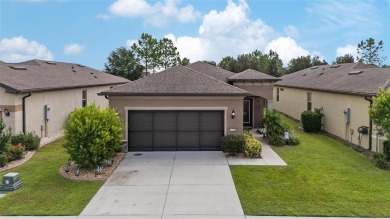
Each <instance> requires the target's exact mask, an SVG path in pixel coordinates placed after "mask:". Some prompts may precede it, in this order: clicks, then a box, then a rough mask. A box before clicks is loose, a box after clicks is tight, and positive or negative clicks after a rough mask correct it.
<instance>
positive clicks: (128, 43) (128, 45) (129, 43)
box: [126, 40, 138, 48]
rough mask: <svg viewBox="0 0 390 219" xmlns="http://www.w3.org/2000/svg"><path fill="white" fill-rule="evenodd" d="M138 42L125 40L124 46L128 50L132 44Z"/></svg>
mask: <svg viewBox="0 0 390 219" xmlns="http://www.w3.org/2000/svg"><path fill="white" fill-rule="evenodd" d="M137 42H138V41H137V40H127V41H126V46H127V47H128V48H131V46H132V45H133V44H134V43H137Z"/></svg>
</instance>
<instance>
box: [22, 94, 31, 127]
mask: <svg viewBox="0 0 390 219" xmlns="http://www.w3.org/2000/svg"><path fill="white" fill-rule="evenodd" d="M29 96H31V92H28V94H27V95H26V96H24V97H23V98H22V108H23V118H22V120H23V133H26V99H27V97H29Z"/></svg>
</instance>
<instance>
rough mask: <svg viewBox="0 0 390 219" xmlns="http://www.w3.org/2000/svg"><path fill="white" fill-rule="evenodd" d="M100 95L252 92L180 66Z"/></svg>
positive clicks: (241, 93)
mask: <svg viewBox="0 0 390 219" xmlns="http://www.w3.org/2000/svg"><path fill="white" fill-rule="evenodd" d="M100 95H115V96H132V95H139V96H159V95H161V96H247V95H249V93H248V92H247V91H245V90H242V89H240V88H237V87H234V86H232V85H229V84H227V83H225V82H222V81H220V80H217V79H215V78H213V77H210V76H208V75H205V74H203V73H200V72H198V71H195V70H193V69H191V68H189V67H187V66H176V67H172V68H169V69H167V70H165V71H162V72H160V73H156V74H153V75H151V76H149V77H146V78H141V79H138V80H135V81H131V82H129V83H127V84H125V85H122V86H119V87H116V88H114V89H111V90H109V91H104V92H101V93H100Z"/></svg>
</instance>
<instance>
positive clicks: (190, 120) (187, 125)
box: [177, 111, 200, 132]
mask: <svg viewBox="0 0 390 219" xmlns="http://www.w3.org/2000/svg"><path fill="white" fill-rule="evenodd" d="M199 122H200V121H199V112H193V111H188V112H178V113H177V131H183V132H191V131H192V132H194V131H195V132H198V131H199Z"/></svg>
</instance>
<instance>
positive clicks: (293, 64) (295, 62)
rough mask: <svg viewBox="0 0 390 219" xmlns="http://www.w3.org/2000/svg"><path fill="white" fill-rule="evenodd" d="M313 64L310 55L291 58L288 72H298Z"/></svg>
mask: <svg viewBox="0 0 390 219" xmlns="http://www.w3.org/2000/svg"><path fill="white" fill-rule="evenodd" d="M311 66H312V65H311V57H310V56H300V57H297V58H295V59H291V60H290V62H289V63H288V66H287V73H292V72H297V71H300V70H303V69H305V68H309V67H311Z"/></svg>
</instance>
